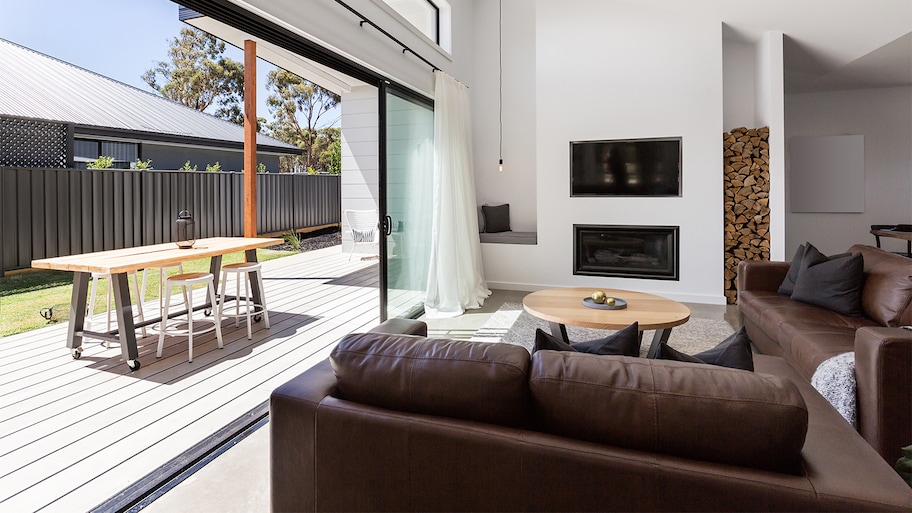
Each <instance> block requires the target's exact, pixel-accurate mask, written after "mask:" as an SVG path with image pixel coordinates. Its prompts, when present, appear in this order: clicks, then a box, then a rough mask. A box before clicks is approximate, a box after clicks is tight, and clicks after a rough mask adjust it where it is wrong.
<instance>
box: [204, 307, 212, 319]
mask: <svg viewBox="0 0 912 513" xmlns="http://www.w3.org/2000/svg"><path fill="white" fill-rule="evenodd" d="M203 315H205V316H206V317H212V309H211V308H207V309H205V310H203Z"/></svg>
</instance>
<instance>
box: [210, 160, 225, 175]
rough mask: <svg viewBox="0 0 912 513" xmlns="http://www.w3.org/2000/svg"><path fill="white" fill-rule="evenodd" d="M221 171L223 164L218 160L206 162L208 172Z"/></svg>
mask: <svg viewBox="0 0 912 513" xmlns="http://www.w3.org/2000/svg"><path fill="white" fill-rule="evenodd" d="M220 171H222V166H221V165H220V164H219V163H218V161H217V160H216V161H215V164H206V172H207V173H218V172H220Z"/></svg>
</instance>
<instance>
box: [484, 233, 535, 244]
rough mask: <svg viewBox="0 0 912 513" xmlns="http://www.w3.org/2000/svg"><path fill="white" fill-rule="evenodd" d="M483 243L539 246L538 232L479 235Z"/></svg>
mask: <svg viewBox="0 0 912 513" xmlns="http://www.w3.org/2000/svg"><path fill="white" fill-rule="evenodd" d="M478 236H479V237H480V238H481V242H482V243H491V244H538V232H498V233H479V234H478Z"/></svg>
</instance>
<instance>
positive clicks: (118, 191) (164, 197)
mask: <svg viewBox="0 0 912 513" xmlns="http://www.w3.org/2000/svg"><path fill="white" fill-rule="evenodd" d="M257 205H258V212H257V232H258V233H275V232H284V231H290V230H293V229H306V228H310V227H316V226H324V225H329V224H338V223H340V222H341V216H342V214H341V186H340V176H339V175H299V174H275V173H263V174H258V175H257ZM243 208H244V187H243V175H242V174H241V173H206V172H188V171H154V170H144V171H138V170H115V169H89V170H81V169H29V168H0V243H2V248H0V273H2V271H4V270H10V269H20V268H25V267H29V266H30V265H31V261H32V260H33V259H38V258H49V257H55V256H63V255H70V254H75V253H87V252H91V251H102V250H109V249H119V248H124V247H132V246H141V245H144V244H157V243H161V242H168V241H170V240H172V238H171V232H172V230H173V226H174V220H175V219H176V218H177V213H178V212H179V211H181V210H184V209H186V210H189V211H190V212H191V213H192V214H193V219H194V221H195V222H196V233H197V237H198V238H204V237H220V236H240V235H243V234H244V211H243Z"/></svg>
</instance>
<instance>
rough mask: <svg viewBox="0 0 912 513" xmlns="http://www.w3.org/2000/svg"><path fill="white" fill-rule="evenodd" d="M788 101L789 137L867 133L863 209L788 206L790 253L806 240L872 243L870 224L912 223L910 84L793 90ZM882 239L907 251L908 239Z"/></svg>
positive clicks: (829, 244)
mask: <svg viewBox="0 0 912 513" xmlns="http://www.w3.org/2000/svg"><path fill="white" fill-rule="evenodd" d="M785 105H786V132H787V135H788V138H789V139H791V138H792V137H798V136H831V135H864V146H865V147H864V159H865V211H864V213H861V214H840V213H791V212H789V211H788V210H787V223H786V252H787V254H788V256H791V255H792V254H794V252H795V249H796V248H797V247H798V245H799V244H802V243H803V242H805V241H810V242H811V243H812V244H814V245H815V246H817V247H818V248H819V249H820V250H821V251H822V252H824V253H840V252H842V251H845V250H846V249H848V248H849V246H851V245H853V244H869V245H872V246H873V245H874V236H873V235H871V234H870V228H871V226H870V225H872V224H897V223H912V87H896V88H886V89H864V90H856V91H836V92H826V93H806V94H790V95H788V96H786V98H785ZM881 242H882V247H883V248H884V249H887V250H889V251H905V250H906V244H905V241H901V240H897V239H886V238H881Z"/></svg>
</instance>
